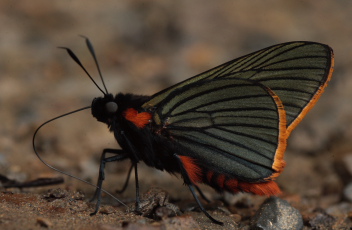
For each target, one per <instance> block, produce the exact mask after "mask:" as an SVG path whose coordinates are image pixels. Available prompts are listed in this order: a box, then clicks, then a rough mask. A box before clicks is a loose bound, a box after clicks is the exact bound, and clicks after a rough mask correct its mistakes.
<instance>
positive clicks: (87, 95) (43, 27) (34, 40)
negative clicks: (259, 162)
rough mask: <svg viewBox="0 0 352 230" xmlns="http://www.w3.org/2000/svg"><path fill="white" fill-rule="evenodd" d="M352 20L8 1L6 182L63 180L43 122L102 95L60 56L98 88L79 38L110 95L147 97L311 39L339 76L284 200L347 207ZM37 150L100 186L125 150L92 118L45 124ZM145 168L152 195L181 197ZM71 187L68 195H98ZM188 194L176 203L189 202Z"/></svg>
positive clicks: (1, 19) (1, 170) (211, 5)
mask: <svg viewBox="0 0 352 230" xmlns="http://www.w3.org/2000/svg"><path fill="white" fill-rule="evenodd" d="M351 12H352V1H348V0H340V1H334V0H320V1H313V0H311V1H293V0H289V1H275V0H267V1H244V0H239V1H231V0H220V1H202V0H195V1H186V0H178V1H164V0H154V1H150V0H132V1H113V0H107V1H89V2H88V1H81V0H71V1H47V0H37V1H35V2H34V1H24V0H18V1H10V0H2V1H1V2H0V32H1V33H0V108H1V109H0V121H1V126H0V174H2V175H6V176H7V177H9V178H11V179H16V180H19V181H26V180H30V179H35V178H38V177H43V176H46V177H51V176H56V175H59V174H58V173H56V172H55V171H53V170H50V169H49V168H47V167H46V166H45V165H43V164H42V163H41V162H40V161H39V160H38V159H37V157H36V156H35V155H34V153H33V150H32V146H31V141H32V136H33V132H34V131H35V129H36V128H37V127H38V126H39V125H40V124H41V123H43V122H44V121H46V120H48V119H50V118H53V117H55V116H57V115H60V114H63V113H65V112H68V111H71V110H74V109H78V108H81V107H84V106H87V105H90V104H91V101H92V99H93V98H94V97H98V96H101V93H100V91H99V90H98V89H97V88H96V87H95V86H94V84H93V83H92V82H91V81H90V80H89V78H88V77H87V76H86V75H85V73H84V72H83V71H82V70H81V69H80V68H79V67H78V66H77V65H76V64H75V63H74V62H73V61H72V59H71V58H70V57H69V56H68V55H67V54H66V52H65V51H63V50H60V49H57V48H56V47H58V46H65V47H70V48H72V50H73V51H74V52H75V53H76V54H77V56H78V57H79V58H80V60H81V61H82V63H83V64H84V65H85V66H86V68H87V69H88V70H89V72H90V73H91V74H92V75H93V76H94V77H96V80H97V82H98V84H100V81H99V79H98V75H97V70H96V67H95V65H94V62H93V60H92V58H91V56H90V55H89V52H88V50H87V48H86V46H85V43H84V40H83V39H82V38H81V37H79V36H78V35H85V36H87V37H89V39H90V40H91V42H92V43H93V45H94V47H95V51H96V54H97V57H98V60H99V62H100V67H101V69H102V73H103V76H104V79H105V81H106V84H107V88H108V90H109V91H110V92H111V93H114V94H115V93H118V92H123V93H127V92H129V93H135V94H144V95H152V94H154V93H156V92H158V91H160V90H162V89H164V88H165V87H168V86H170V85H172V84H175V83H177V82H179V81H182V80H184V79H186V78H189V77H191V76H193V75H195V74H198V73H200V72H202V71H205V70H207V69H209V68H212V67H215V66H217V65H219V64H222V63H223V62H226V61H229V60H231V59H234V58H237V57H239V56H242V55H245V54H247V53H250V52H253V51H256V50H259V49H261V48H265V47H267V46H271V45H274V44H278V43H283V42H287V41H297V40H304V41H315V42H320V43H324V44H328V45H329V46H331V47H332V48H333V49H334V53H335V71H334V74H333V77H332V80H331V82H330V84H329V86H328V87H327V89H326V91H325V93H324V94H323V95H322V97H321V98H320V100H319V102H318V103H317V105H316V106H315V107H314V109H312V110H311V112H310V113H309V114H308V115H307V116H306V118H305V119H304V120H303V122H302V123H301V124H300V125H299V126H298V127H297V129H296V130H295V131H294V132H293V133H292V135H291V137H290V140H289V146H288V150H287V153H286V156H285V159H286V161H287V167H286V170H285V171H284V173H283V174H282V175H281V176H280V178H279V180H278V181H279V184H280V186H281V188H282V190H283V191H284V193H285V194H295V195H296V196H298V197H299V200H300V201H301V200H302V199H308V200H309V202H312V203H314V204H319V206H322V207H323V208H326V207H330V206H331V205H334V204H338V203H339V202H341V201H342V200H344V199H346V198H344V196H345V195H343V194H344V192H345V189H346V188H347V186H348V185H349V184H350V182H351V177H352V160H351V159H352V144H351V140H352V122H351V120H352V105H351V99H352V77H351V75H352V61H351V60H352V40H351V38H352V26H351V22H352V14H351ZM37 142H38V146H40V152H41V155H42V156H43V158H44V159H45V160H46V161H47V162H48V163H50V164H52V165H53V166H55V167H57V168H60V169H62V170H64V171H66V172H69V173H71V174H74V175H76V176H79V177H81V178H83V179H87V180H89V181H93V182H94V181H95V180H96V177H97V171H98V162H99V158H100V154H101V151H102V149H103V148H107V147H109V148H118V145H117V144H116V141H115V140H114V138H113V135H112V134H111V133H109V132H108V129H107V127H106V126H105V125H104V124H102V123H98V122H96V120H95V119H94V118H93V117H92V116H91V114H90V111H89V110H86V111H83V112H79V113H77V114H74V115H70V116H68V117H65V118H62V119H60V120H58V121H56V122H54V123H52V124H50V125H47V126H45V127H44V128H43V129H42V130H41V132H40V133H39V135H38V140H37ZM348 160H349V162H350V163H348ZM128 167H129V164H128V163H122V164H113V165H112V166H111V165H110V166H109V167H108V169H107V170H108V172H109V174H108V179H107V183H105V187H106V188H107V189H108V190H109V189H110V191H114V189H117V188H119V187H120V186H121V183H122V182H121V183H120V182H119V181H123V178H124V177H125V175H126V172H127V169H128ZM141 170H144V171H145V172H146V173H143V174H142V175H141V181H142V185H141V186H142V190H143V189H144V190H145V189H147V188H148V184H154V185H155V184H156V185H158V186H160V187H163V188H164V189H167V190H168V191H169V192H170V193H171V194H172V189H170V187H168V186H167V185H168V184H169V183H171V182H170V181H173V180H174V179H173V178H174V177H171V176H169V175H166V173H160V172H157V171H156V170H153V169H152V170H150V169H146V167H143V166H142V169H141ZM349 170H350V171H349ZM150 174H153V176H150ZM65 179H66V186H67V184H72V186H77V187H74V188H75V189H76V188H77V189H83V190H85V191H86V192H87V193H92V192H93V190H94V189H93V188H86V187H85V185H83V184H81V183H77V182H75V181H74V180H72V179H68V178H65ZM175 181H177V182H175V183H176V184H179V186H180V187H181V186H182V181H181V180H175ZM119 183H120V184H119ZM172 186H175V185H174V183H173V184H172ZM176 186H178V185H176ZM131 187H132V188H131V191H134V188H133V187H134V186H131ZM29 191H31V190H29ZM179 191H180V190H178V192H177V194H174V196H181V195H180V194H182V192H181V193H180V194H179ZM209 191H210V192H211V191H212V190H209ZM186 192H187V191H186ZM187 194H188V192H187ZM125 196H130V197H131V198H133V197H134V194H133V192H132V193H130V194H129V193H127V194H126V195H125ZM351 196H352V195H351ZM328 198H329V199H328ZM351 199H352V198H351ZM322 200H325V201H324V202H325V203H324V202H323V201H322ZM309 202H308V203H309ZM349 202H351V201H349ZM350 212H352V210H350Z"/></svg>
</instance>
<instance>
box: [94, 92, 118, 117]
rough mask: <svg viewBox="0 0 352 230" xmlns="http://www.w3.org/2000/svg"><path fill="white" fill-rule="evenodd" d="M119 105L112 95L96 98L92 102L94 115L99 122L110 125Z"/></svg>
mask: <svg viewBox="0 0 352 230" xmlns="http://www.w3.org/2000/svg"><path fill="white" fill-rule="evenodd" d="M117 110H118V105H117V103H116V101H115V100H114V96H113V95H112V94H105V96H104V97H98V98H94V100H93V102H92V115H93V117H95V118H96V119H97V120H98V121H100V122H103V123H106V124H109V123H110V121H111V119H112V118H113V117H114V116H116V113H117Z"/></svg>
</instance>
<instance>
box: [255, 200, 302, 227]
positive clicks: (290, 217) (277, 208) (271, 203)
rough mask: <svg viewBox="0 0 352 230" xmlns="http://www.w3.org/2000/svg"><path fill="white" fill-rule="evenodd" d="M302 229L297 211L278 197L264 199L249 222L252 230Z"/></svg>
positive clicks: (300, 218)
mask: <svg viewBox="0 0 352 230" xmlns="http://www.w3.org/2000/svg"><path fill="white" fill-rule="evenodd" d="M302 228H303V219H302V215H301V214H300V213H299V211H298V210H297V209H295V208H293V207H292V206H291V205H290V204H289V203H288V202H287V201H285V200H282V199H280V198H278V197H270V198H268V199H266V201H265V202H264V203H263V204H262V205H261V206H260V208H259V209H258V211H257V212H256V214H255V215H254V217H253V219H252V221H251V229H252V230H286V229H287V230H295V229H297V230H298V229H302Z"/></svg>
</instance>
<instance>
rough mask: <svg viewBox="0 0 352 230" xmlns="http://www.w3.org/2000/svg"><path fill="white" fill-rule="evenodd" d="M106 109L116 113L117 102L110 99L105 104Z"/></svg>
mask: <svg viewBox="0 0 352 230" xmlns="http://www.w3.org/2000/svg"><path fill="white" fill-rule="evenodd" d="M105 108H106V111H108V112H109V113H116V111H117V104H116V103H115V102H113V101H110V102H108V103H106V104H105Z"/></svg>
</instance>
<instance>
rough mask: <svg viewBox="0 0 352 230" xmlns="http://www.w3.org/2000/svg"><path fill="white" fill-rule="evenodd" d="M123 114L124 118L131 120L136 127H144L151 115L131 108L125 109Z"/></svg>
mask: <svg viewBox="0 0 352 230" xmlns="http://www.w3.org/2000/svg"><path fill="white" fill-rule="evenodd" d="M123 116H124V117H125V118H126V120H128V121H130V122H132V123H133V124H135V125H136V126H137V127H138V128H144V127H145V126H146V125H147V124H149V123H150V119H151V118H152V115H151V114H150V113H148V112H142V113H138V111H137V110H135V109H133V108H129V109H127V110H126V111H125V112H124V113H123Z"/></svg>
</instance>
